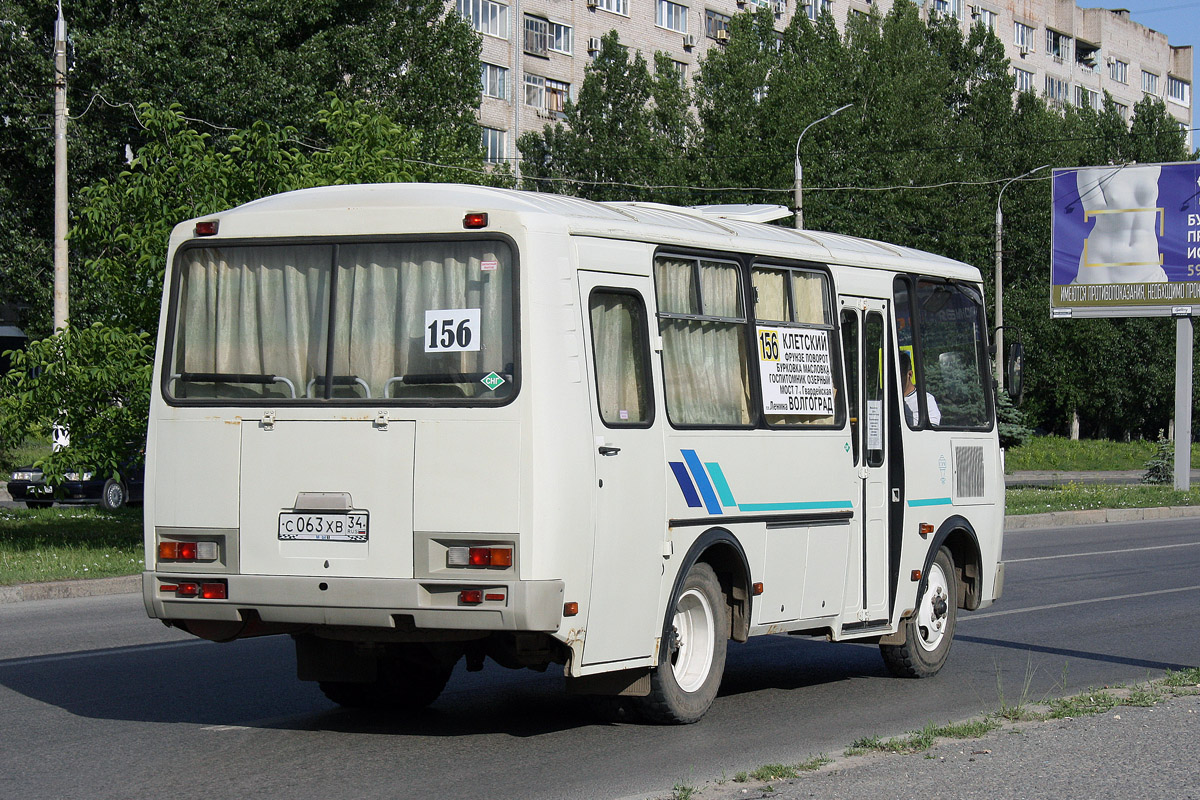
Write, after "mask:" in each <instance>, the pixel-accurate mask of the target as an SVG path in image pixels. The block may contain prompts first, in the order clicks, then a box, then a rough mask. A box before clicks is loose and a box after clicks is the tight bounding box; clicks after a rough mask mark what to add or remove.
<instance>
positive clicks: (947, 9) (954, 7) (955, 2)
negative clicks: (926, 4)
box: [933, 0, 963, 19]
mask: <svg viewBox="0 0 1200 800" xmlns="http://www.w3.org/2000/svg"><path fill="white" fill-rule="evenodd" d="M933 10H934V11H935V12H936V13H937V15H938V16H939V17H954V18H955V19H962V18H963V0H933Z"/></svg>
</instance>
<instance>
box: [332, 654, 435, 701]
mask: <svg viewBox="0 0 1200 800" xmlns="http://www.w3.org/2000/svg"><path fill="white" fill-rule="evenodd" d="M453 670H454V664H452V663H451V664H447V663H446V662H445V661H444V660H443V659H440V658H439V657H438V654H436V653H433V652H432V651H431V650H430V649H429V648H425V647H421V646H418V645H410V646H406V647H403V648H397V649H395V650H392V651H391V652H389V653H387V654H386V655H382V656H380V658H379V664H378V676H377V677H376V678H375V680H374V681H369V682H366V683H357V682H350V681H320V682H319V683H318V685H319V686H320V687H321V691H322V692H323V693H324V694H325V696H326V697H328V698H329V699H330V700H332V701H333V702H335V703H337V704H338V705H340V706H346V707H348V708H381V707H382V708H385V709H389V710H392V711H419V710H420V709H422V708H425V707H426V706H428V705H429V704H430V703H432V702H433V701H434V700H437V699H438V696H440V695H441V693H442V690H443V689H445V688H446V683H447V681H449V680H450V673H451V672H452V671H453Z"/></svg>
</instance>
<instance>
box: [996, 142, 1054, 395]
mask: <svg viewBox="0 0 1200 800" xmlns="http://www.w3.org/2000/svg"><path fill="white" fill-rule="evenodd" d="M1049 166H1050V165H1049V164H1043V165H1042V166H1040V167H1035V168H1034V169H1031V170H1029V172H1026V173H1025V174H1024V175H1018V176H1017V177H1015V178H1010V179H1009V180H1008V181H1007V182H1006V183H1005V184H1004V185H1003V186H1001V187H1000V194H999V195H997V196H996V382H997V383H998V384H999V386H1000V388H1001V389H1003V388H1004V364H1005V360H1004V257H1003V253H1004V250H1003V247H1002V244H1001V236H1002V233H1001V231H1002V230H1003V227H1004V211H1003V210H1002V209H1001V208H1000V201H1001V199H1003V197H1004V190H1005V189H1007V188H1008V187H1009V186H1011V185H1012V184H1013V183H1014V182H1015V181H1019V180H1021V179H1022V178H1027V177H1029V176H1030V175H1032V174H1033V173H1035V172H1038V171H1039V170H1043V169H1046V168H1047V167H1049Z"/></svg>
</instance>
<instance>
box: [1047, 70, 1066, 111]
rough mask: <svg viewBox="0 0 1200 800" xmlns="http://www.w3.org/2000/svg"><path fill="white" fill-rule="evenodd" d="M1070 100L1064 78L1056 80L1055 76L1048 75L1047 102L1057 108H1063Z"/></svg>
mask: <svg viewBox="0 0 1200 800" xmlns="http://www.w3.org/2000/svg"><path fill="white" fill-rule="evenodd" d="M1068 99H1069V97H1068V95H1067V82H1066V81H1064V80H1063V79H1062V78H1056V77H1054V76H1053V75H1047V76H1046V102H1047V103H1049V104H1050V105H1052V106H1054V107H1056V108H1062V106H1063V105H1064V104H1065V103H1066V102H1067V101H1068Z"/></svg>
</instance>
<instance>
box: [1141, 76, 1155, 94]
mask: <svg viewBox="0 0 1200 800" xmlns="http://www.w3.org/2000/svg"><path fill="white" fill-rule="evenodd" d="M1142 91H1143V92H1145V93H1146V94H1155V95H1156V94H1158V76H1157V75H1155V74H1154V73H1153V72H1146V70H1142Z"/></svg>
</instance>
